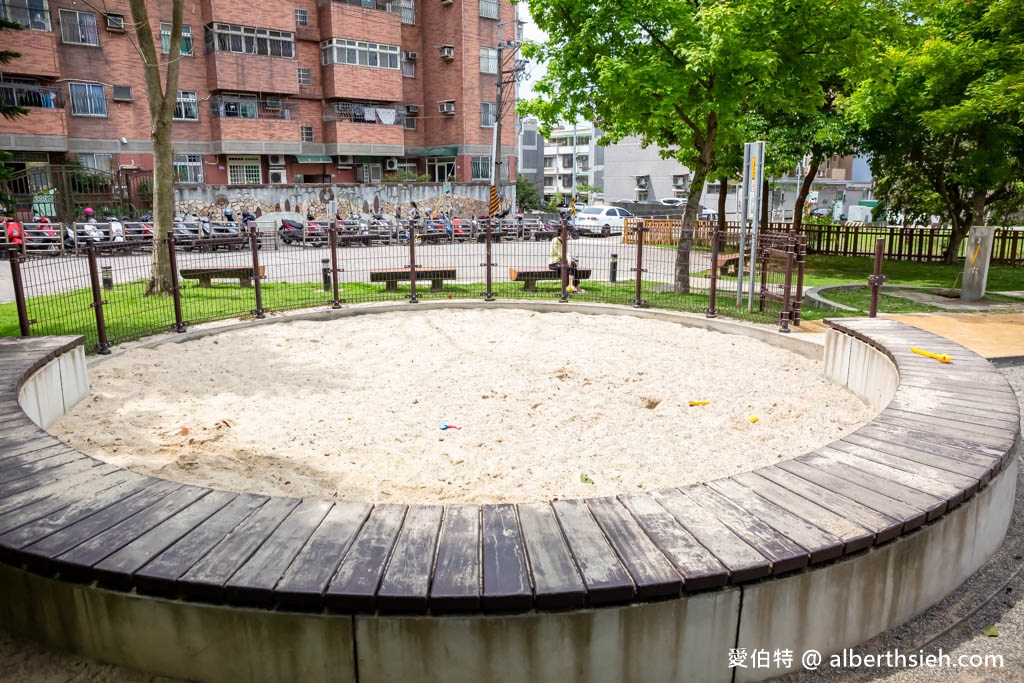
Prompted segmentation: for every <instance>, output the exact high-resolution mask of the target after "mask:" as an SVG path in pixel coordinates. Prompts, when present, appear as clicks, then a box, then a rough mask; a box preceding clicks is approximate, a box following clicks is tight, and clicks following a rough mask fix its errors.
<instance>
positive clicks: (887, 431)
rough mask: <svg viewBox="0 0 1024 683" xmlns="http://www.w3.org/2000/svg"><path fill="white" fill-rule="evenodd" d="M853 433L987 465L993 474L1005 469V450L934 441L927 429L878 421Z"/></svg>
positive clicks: (982, 465)
mask: <svg viewBox="0 0 1024 683" xmlns="http://www.w3.org/2000/svg"><path fill="white" fill-rule="evenodd" d="M854 434H855V435H857V436H863V437H866V438H870V439H877V440H878V441H884V442H888V443H891V444H899V445H902V446H904V447H906V448H913V449H915V450H920V451H923V452H925V453H935V454H936V455H941V456H944V457H947V458H952V459H954V460H961V461H963V462H967V463H971V464H972V465H977V466H979V467H984V468H985V469H986V470H987V471H988V472H989V473H990V474H993V473H995V472H998V471H999V470H1001V469H1002V461H1003V458H1004V457H1005V455H1006V454H1005V453H1000V452H999V450H998V449H995V448H989V447H988V446H980V445H978V446H977V447H975V446H972V445H969V444H967V443H966V442H965V443H958V444H951V443H949V442H945V443H935V442H932V441H928V440H927V436H928V434H927V432H923V431H921V430H918V429H908V428H906V427H898V426H895V425H885V424H880V423H877V422H871V423H868V424H867V425H864V426H863V427H861V428H860V429H858V430H857V431H856V432H854Z"/></svg>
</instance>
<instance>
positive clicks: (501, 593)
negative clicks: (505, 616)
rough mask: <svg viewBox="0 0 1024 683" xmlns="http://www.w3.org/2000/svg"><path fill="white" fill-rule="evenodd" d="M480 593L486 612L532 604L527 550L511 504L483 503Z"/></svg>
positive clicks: (519, 608) (525, 607)
mask: <svg viewBox="0 0 1024 683" xmlns="http://www.w3.org/2000/svg"><path fill="white" fill-rule="evenodd" d="M481 517H482V525H481V531H482V534H483V550H482V557H483V596H482V602H481V605H482V607H483V608H484V610H485V611H492V610H493V611H521V610H528V609H530V607H531V606H532V605H533V591H532V590H531V589H530V576H529V570H528V569H527V565H526V551H525V550H524V549H523V541H522V538H521V535H520V531H519V521H518V519H517V518H516V510H515V507H513V506H512V505H505V504H501V505H484V506H483V508H482V510H481Z"/></svg>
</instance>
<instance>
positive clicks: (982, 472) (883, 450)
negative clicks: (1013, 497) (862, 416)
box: [831, 432, 994, 484]
mask: <svg viewBox="0 0 1024 683" xmlns="http://www.w3.org/2000/svg"><path fill="white" fill-rule="evenodd" d="M889 438H891V437H889ZM838 443H842V444H848V445H852V446H858V447H862V448H865V449H867V450H869V451H871V452H872V453H875V454H876V455H878V456H882V457H886V456H888V457H892V458H896V459H899V460H902V461H905V462H908V463H917V464H920V465H927V466H929V467H931V468H934V469H938V470H943V471H946V472H953V473H955V474H958V475H960V476H961V477H965V478H969V479H973V480H975V481H977V482H978V483H979V484H987V483H988V481H989V479H990V478H991V476H992V466H993V464H994V462H993V460H994V459H993V458H989V457H987V456H982V457H981V458H980V460H981V461H982V462H984V463H985V464H984V465H980V464H976V463H974V462H970V461H969V460H968V459H966V458H963V459H962V458H953V457H950V456H948V455H946V454H944V453H939V452H937V451H925V450H920V449H917V448H913V447H912V445H905V444H901V443H893V442H892V441H887V440H883V439H879V438H876V437H874V436H871V435H869V434H867V433H866V432H853V433H852V434H847V435H846V436H844V437H843V438H842V439H841V440H840V441H838V442H833V443H832V444H831V445H832V446H835V447H837V448H838V446H836V444H838ZM844 448H845V447H844Z"/></svg>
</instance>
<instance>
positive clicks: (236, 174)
mask: <svg viewBox="0 0 1024 683" xmlns="http://www.w3.org/2000/svg"><path fill="white" fill-rule="evenodd" d="M228 184H229V185H262V184H263V167H262V166H261V165H260V158H259V157H228Z"/></svg>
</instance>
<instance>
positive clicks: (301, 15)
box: [295, 7, 309, 26]
mask: <svg viewBox="0 0 1024 683" xmlns="http://www.w3.org/2000/svg"><path fill="white" fill-rule="evenodd" d="M295 25H296V26H309V11H308V10H304V9H299V8H298V7H296V8H295Z"/></svg>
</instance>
